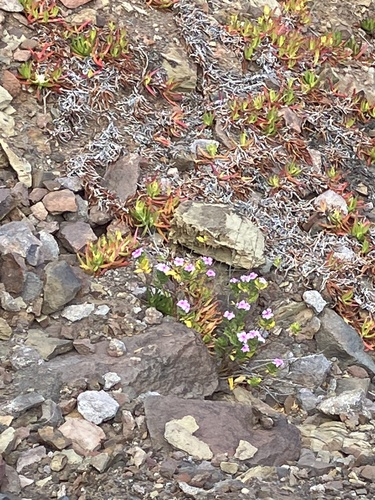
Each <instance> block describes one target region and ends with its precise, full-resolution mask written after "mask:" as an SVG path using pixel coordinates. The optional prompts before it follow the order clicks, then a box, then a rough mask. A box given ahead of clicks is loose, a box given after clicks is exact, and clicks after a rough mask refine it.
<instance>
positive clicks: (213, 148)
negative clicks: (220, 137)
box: [206, 142, 218, 158]
mask: <svg viewBox="0 0 375 500" xmlns="http://www.w3.org/2000/svg"><path fill="white" fill-rule="evenodd" d="M217 150H218V145H217V144H216V142H210V143H209V144H207V146H206V151H207V153H208V154H209V155H210V156H211V157H212V158H214V157H215V156H216V155H217Z"/></svg>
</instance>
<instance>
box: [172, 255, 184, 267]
mask: <svg viewBox="0 0 375 500" xmlns="http://www.w3.org/2000/svg"><path fill="white" fill-rule="evenodd" d="M173 263H174V265H175V266H178V267H180V266H183V265H184V264H185V261H184V259H183V258H182V257H176V258H175V259H174V261H173Z"/></svg>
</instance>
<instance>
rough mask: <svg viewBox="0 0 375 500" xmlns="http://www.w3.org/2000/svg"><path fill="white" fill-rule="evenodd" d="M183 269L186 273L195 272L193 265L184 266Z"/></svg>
mask: <svg viewBox="0 0 375 500" xmlns="http://www.w3.org/2000/svg"><path fill="white" fill-rule="evenodd" d="M184 269H185V271H187V272H188V273H192V272H193V271H195V266H194V264H186V266H185V267H184Z"/></svg>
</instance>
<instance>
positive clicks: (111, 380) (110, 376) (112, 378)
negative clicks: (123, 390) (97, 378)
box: [103, 372, 121, 391]
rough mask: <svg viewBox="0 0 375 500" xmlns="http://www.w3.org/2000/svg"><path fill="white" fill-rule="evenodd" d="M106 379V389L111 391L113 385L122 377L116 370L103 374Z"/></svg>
mask: <svg viewBox="0 0 375 500" xmlns="http://www.w3.org/2000/svg"><path fill="white" fill-rule="evenodd" d="M103 379H104V390H106V391H109V389H112V387H113V386H115V385H117V384H119V383H120V382H121V377H119V376H118V375H117V373H114V372H108V373H105V374H104V375H103Z"/></svg>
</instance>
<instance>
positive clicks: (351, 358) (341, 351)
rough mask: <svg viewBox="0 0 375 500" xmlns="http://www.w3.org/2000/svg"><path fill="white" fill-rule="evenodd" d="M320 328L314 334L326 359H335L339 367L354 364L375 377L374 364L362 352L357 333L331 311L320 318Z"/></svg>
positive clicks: (361, 343)
mask: <svg viewBox="0 0 375 500" xmlns="http://www.w3.org/2000/svg"><path fill="white" fill-rule="evenodd" d="M320 319H321V322H322V323H321V327H320V330H319V332H317V333H316V334H315V340H316V342H317V347H318V349H319V351H322V352H323V354H324V355H325V356H326V357H327V358H331V357H336V358H338V360H339V364H340V366H341V367H344V368H345V367H346V366H348V365H352V364H356V365H359V366H361V367H362V368H365V369H366V370H368V371H369V372H370V373H371V375H375V363H374V361H373V360H372V358H371V357H370V356H369V355H368V354H367V353H365V352H364V348H363V342H362V340H361V339H360V337H359V335H358V333H357V332H356V331H355V330H354V328H352V327H351V326H350V325H348V324H347V323H345V321H344V320H343V319H342V318H341V317H340V316H339V315H338V314H337V313H336V312H335V311H333V310H332V309H326V310H325V311H324V313H323V314H322V316H321V318H320Z"/></svg>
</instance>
